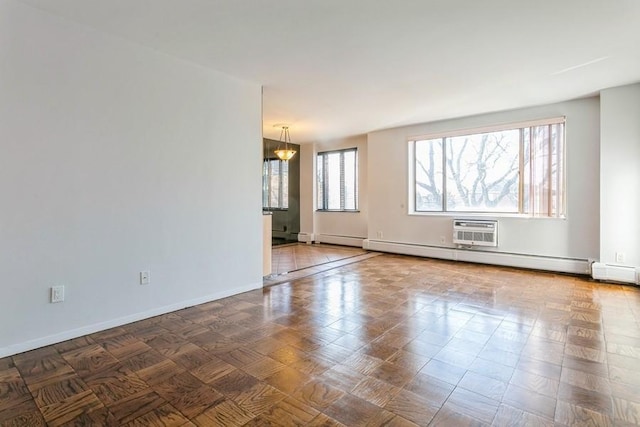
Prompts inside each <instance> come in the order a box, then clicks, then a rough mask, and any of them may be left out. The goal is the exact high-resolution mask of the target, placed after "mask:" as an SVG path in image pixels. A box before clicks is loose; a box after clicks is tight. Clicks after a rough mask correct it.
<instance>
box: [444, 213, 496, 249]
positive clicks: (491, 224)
mask: <svg viewBox="0 0 640 427" xmlns="http://www.w3.org/2000/svg"><path fill="white" fill-rule="evenodd" d="M453 243H456V244H459V245H471V246H498V221H494V220H461V219H455V220H453Z"/></svg>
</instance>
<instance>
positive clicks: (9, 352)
mask: <svg viewBox="0 0 640 427" xmlns="http://www.w3.org/2000/svg"><path fill="white" fill-rule="evenodd" d="M260 288H262V282H260V283H253V284H250V285H246V286H240V287H237V288H232V289H227V290H225V291H223V292H216V293H215V294H211V295H207V296H204V297H200V298H194V299H192V300H187V301H181V302H178V303H176V304H171V305H166V306H164V307H157V308H154V309H153V310H148V311H143V312H140V313H135V314H131V315H129V316H124V317H119V318H117V319H112V320H108V321H106V322H101V323H95V324H93V325H88V326H83V327H82V328H77V329H72V330H70V331H64V332H60V333H58V334H54V335H49V336H46V337H42V338H38V339H35V340H31V341H27V342H23V343H19V344H15V345H10V346H8V347H2V348H0V358H2V357H7V356H13V355H14V354H18V353H22V352H25V351H29V350H34V349H36V348H40V347H44V346H47V345H51V344H57V343H60V342H63V341H67V340H71V339H74V338H78V337H81V336H84V335H88V334H93V333H95V332H100V331H104V330H106V329H110V328H115V327H118V326H122V325H126V324H129V323H133V322H137V321H138V320H144V319H149V318H151V317H154V316H159V315H161V314H166V313H171V312H172V311H177V310H182V309H183V308H187V307H192V306H194V305H198V304H204V303H207V302H211V301H215V300H218V299H222V298H226V297H230V296H233V295H238V294H241V293H243V292H249V291H253V290H255V289H260Z"/></svg>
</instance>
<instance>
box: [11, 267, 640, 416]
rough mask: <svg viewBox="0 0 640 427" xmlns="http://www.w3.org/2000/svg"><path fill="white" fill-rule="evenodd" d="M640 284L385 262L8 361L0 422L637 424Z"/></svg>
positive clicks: (276, 287)
mask: <svg viewBox="0 0 640 427" xmlns="http://www.w3.org/2000/svg"><path fill="white" fill-rule="evenodd" d="M639 321H640V289H638V288H637V287H633V286H622V285H612V284H602V283H595V282H592V281H589V280H587V279H585V278H578V277H572V276H564V275H556V274H550V273H539V272H530V271H523V270H517V269H509V268H500V267H491V266H480V265H472V264H464V263H453V262H445V261H437V260H429V259H420V258H412V257H403V256H394V255H380V256H377V257H375V258H369V259H365V260H363V261H361V262H357V263H352V264H349V265H344V266H342V267H339V268H336V269H333V270H330V271H326V272H324V273H320V274H316V275H313V276H309V277H306V278H303V279H299V280H296V281H292V282H288V283H284V284H279V285H274V286H271V287H268V288H264V289H261V290H256V291H252V292H247V293H244V294H241V295H237V296H234V297H230V298H225V299H222V300H218V301H213V302H210V303H207V304H203V305H199V306H195V307H190V308H187V309H184V310H180V311H177V312H174V313H169V314H166V315H163V316H158V317H154V318H152V319H147V320H144V321H140V322H136V323H132V324H129V325H125V326H122V327H118V328H113V329H110V330H107V331H102V332H99V333H95V334H92V335H88V336H85V337H81V338H77V339H74V340H70V341H67V342H63V343H59V344H56V345H53V346H49V347H45V348H41V349H37V350H34V351H30V352H26V353H22V354H18V355H15V356H13V357H8V358H4V359H0V425H2V426H38V425H50V426H58V425H105V426H160V425H162V426H241V425H248V426H269V425H284V426H298V425H309V426H344V425H346V426H380V425H388V426H416V425H418V426H429V425H431V426H491V425H493V426H558V427H561V426H573V425H580V426H587V425H591V426H630V425H640V322H639Z"/></svg>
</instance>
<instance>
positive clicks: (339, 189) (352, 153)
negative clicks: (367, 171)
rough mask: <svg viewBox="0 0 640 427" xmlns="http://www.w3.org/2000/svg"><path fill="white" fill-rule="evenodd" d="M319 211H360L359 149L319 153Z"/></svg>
mask: <svg viewBox="0 0 640 427" xmlns="http://www.w3.org/2000/svg"><path fill="white" fill-rule="evenodd" d="M316 166H317V168H316V173H317V178H318V200H317V202H318V205H317V208H318V210H327V211H356V210H358V149H357V148H350V149H347V150H339V151H327V152H324V153H318V157H317V162H316Z"/></svg>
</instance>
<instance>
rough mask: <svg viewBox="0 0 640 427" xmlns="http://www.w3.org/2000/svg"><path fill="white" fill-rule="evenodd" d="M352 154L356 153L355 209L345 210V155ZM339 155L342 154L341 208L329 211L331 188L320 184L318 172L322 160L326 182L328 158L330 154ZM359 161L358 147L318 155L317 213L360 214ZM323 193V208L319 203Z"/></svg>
mask: <svg viewBox="0 0 640 427" xmlns="http://www.w3.org/2000/svg"><path fill="white" fill-rule="evenodd" d="M349 152H352V153H354V162H355V164H354V187H355V188H354V189H353V193H354V196H353V197H354V200H353V202H354V208H353V209H347V208H345V206H346V200H345V198H346V193H347V191H346V187H345V186H346V184H345V179H344V173H345V159H344V154H345V153H349ZM336 153H339V154H340V208H339V209H329V208H328V200H329V197H328V192H329V188H328V187H327V186H323V185H321V183H320V173H319V172H318V162H319V161H320V159H322V162H323V165H324V166H323V168H322V174H323V180H324V181H326V179H327V176H326V174H327V162H328V156H329V155H330V154H336ZM358 163H359V160H358V147H352V148H345V149H341V150H331V151H322V152H318V153H317V154H316V190H317V191H318V194H317V196H316V211H318V212H359V210H358V206H359V204H358V199H359V192H358V187H359V183H358V175H359V165H358ZM321 192H323V194H322V201H323V203H324V204H323V206H320V202H319V200H318V199H319V195H320V193H321Z"/></svg>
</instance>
